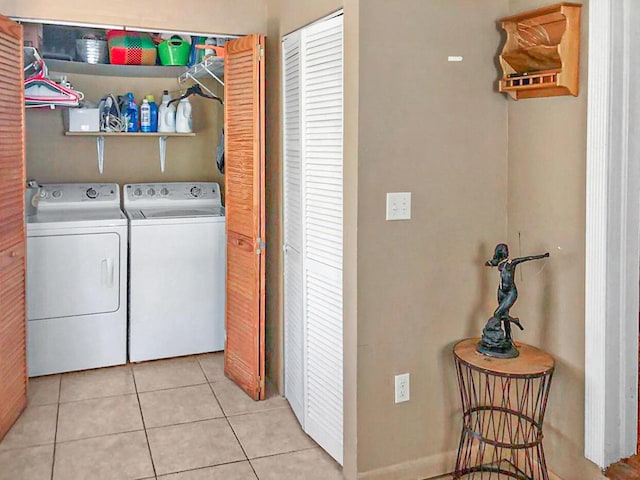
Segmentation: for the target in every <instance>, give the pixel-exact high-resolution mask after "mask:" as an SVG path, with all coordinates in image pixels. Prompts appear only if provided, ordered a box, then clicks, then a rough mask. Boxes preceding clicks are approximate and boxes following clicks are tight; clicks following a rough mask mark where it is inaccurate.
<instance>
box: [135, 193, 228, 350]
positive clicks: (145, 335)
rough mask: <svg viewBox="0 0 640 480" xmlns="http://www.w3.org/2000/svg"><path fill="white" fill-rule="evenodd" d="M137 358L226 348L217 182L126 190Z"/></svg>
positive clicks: (223, 250) (223, 257) (221, 221)
mask: <svg viewBox="0 0 640 480" xmlns="http://www.w3.org/2000/svg"><path fill="white" fill-rule="evenodd" d="M123 191H124V209H125V212H126V214H127V216H128V217H129V255H130V269H129V359H130V360H131V361H132V362H141V361H144V360H153V359H159V358H168V357H177V356H182V355H191V354H197V353H204V352H215V351H220V350H223V349H224V345H225V326H224V321H225V272H226V233H225V216H224V207H223V206H222V201H221V196H220V186H219V185H218V184H217V183H162V184H136V185H125V187H124V190H123Z"/></svg>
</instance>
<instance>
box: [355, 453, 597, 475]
mask: <svg viewBox="0 0 640 480" xmlns="http://www.w3.org/2000/svg"><path fill="white" fill-rule="evenodd" d="M457 454H458V452H457V451H455V450H454V451H450V452H445V453H439V454H436V455H431V456H429V457H422V458H419V459H417V460H411V461H410V462H405V463H399V464H396V465H391V466H389V467H384V468H378V469H376V470H369V471H368V472H363V473H360V474H358V480H428V479H435V478H441V477H445V476H446V475H450V474H451V472H452V471H453V466H454V465H455V463H456V456H457ZM447 478H448V477H447ZM549 480H563V479H562V478H560V477H559V476H558V475H556V474H555V473H554V472H552V471H551V470H549ZM605 480H606V479H605Z"/></svg>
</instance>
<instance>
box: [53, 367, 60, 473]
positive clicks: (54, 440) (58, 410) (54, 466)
mask: <svg viewBox="0 0 640 480" xmlns="http://www.w3.org/2000/svg"><path fill="white" fill-rule="evenodd" d="M61 396H62V375H60V379H59V381H58V403H57V405H56V406H57V410H56V432H55V434H54V435H53V456H52V457H51V480H53V473H54V471H55V468H56V446H57V444H58V422H59V419H60V397H61Z"/></svg>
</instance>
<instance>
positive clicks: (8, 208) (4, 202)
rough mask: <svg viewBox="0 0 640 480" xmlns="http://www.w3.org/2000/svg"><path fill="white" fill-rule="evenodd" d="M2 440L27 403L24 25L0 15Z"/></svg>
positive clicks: (0, 370)
mask: <svg viewBox="0 0 640 480" xmlns="http://www.w3.org/2000/svg"><path fill="white" fill-rule="evenodd" d="M0 86H1V87H0V192H1V193H2V194H1V195H0V440H2V438H3V437H4V436H5V434H6V433H7V431H8V430H9V429H10V428H11V426H12V425H13V423H14V422H15V421H16V419H17V418H18V417H19V416H20V413H21V412H22V410H23V409H24V407H25V406H26V403H27V361H26V344H25V342H26V339H25V336H26V320H25V230H24V187H25V170H24V89H23V72H22V27H21V26H20V25H18V24H17V23H15V22H12V21H11V20H9V19H8V18H5V17H3V16H0Z"/></svg>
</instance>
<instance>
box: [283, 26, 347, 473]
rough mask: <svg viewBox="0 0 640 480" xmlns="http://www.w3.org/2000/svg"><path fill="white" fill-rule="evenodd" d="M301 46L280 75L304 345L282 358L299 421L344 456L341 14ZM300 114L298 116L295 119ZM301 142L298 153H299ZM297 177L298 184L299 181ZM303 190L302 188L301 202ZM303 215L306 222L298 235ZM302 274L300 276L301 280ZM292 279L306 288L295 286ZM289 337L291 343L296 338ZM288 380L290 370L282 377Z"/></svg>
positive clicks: (289, 306)
mask: <svg viewBox="0 0 640 480" xmlns="http://www.w3.org/2000/svg"><path fill="white" fill-rule="evenodd" d="M290 41H291V42H292V44H290V45H289V44H288V43H287V42H290ZM298 45H299V46H298V48H299V55H298V59H299V60H296V57H295V55H294V52H295V48H296V47H295V46H294V39H293V36H292V35H291V36H289V37H287V38H286V39H285V43H284V45H283V48H284V50H285V52H286V53H285V55H284V58H285V62H284V69H285V74H284V75H283V79H284V87H285V95H284V98H285V105H284V124H285V129H284V132H285V133H284V140H285V146H284V162H285V166H284V171H285V241H286V243H285V250H286V255H285V332H286V333H287V335H289V334H291V337H292V339H295V340H301V341H302V344H303V345H302V349H301V350H302V357H299V353H300V352H295V355H294V354H290V355H288V356H287V357H286V358H285V369H286V370H287V369H288V370H289V373H290V374H291V375H292V376H297V375H298V374H297V372H296V368H297V365H296V363H295V362H296V360H298V359H299V358H301V359H302V362H303V363H302V370H303V373H302V378H303V385H302V390H301V393H302V395H303V415H302V420H301V423H302V425H303V428H304V430H305V431H306V432H307V433H308V434H309V435H310V436H311V437H312V438H313V439H314V440H316V442H317V443H318V444H319V445H320V446H322V447H323V448H324V449H325V450H326V451H327V452H328V453H329V454H330V455H331V456H332V457H334V458H335V459H336V460H337V461H338V462H340V463H342V444H343V433H342V431H343V384H342V383H343V341H342V338H343V328H342V323H343V315H342V263H343V262H342V251H343V248H342V231H343V228H342V222H343V214H342V211H343V207H342V163H343V160H342V158H343V153H342V137H343V133H342V132H343V128H342V117H343V90H342V85H343V74H342V71H343V53H342V52H343V35H342V15H339V16H336V17H333V18H330V19H328V20H324V21H321V22H318V23H315V24H312V25H310V26H309V27H306V28H304V29H302V30H301V31H300V42H299V44H298ZM287 54H289V55H287ZM296 61H298V62H299V64H300V67H299V70H298V72H299V73H298V75H299V76H300V79H299V83H298V85H300V89H299V91H298V92H296V91H295V90H294V89H292V88H291V86H292V85H293V83H294V77H295V75H294V73H293V72H294V71H295V63H296ZM288 82H289V83H288ZM297 102H299V103H297ZM296 105H299V109H297V108H296ZM297 115H299V116H300V119H299V122H298V123H297V125H296V119H297ZM296 128H299V137H300V140H299V142H296V141H295V139H296V138H297V137H296V134H298V130H296ZM296 147H297V148H299V152H300V153H299V157H300V160H297V159H296V155H297V152H298V150H297V149H296ZM298 165H299V168H297V169H296V167H298ZM296 175H299V177H297V176H296ZM298 178H300V190H298V189H297V188H298V186H297V184H296V180H297V179H298ZM298 192H300V193H301V201H300V202H299V206H298V204H297V203H296V199H297V197H296V195H298ZM298 210H299V211H298ZM289 217H291V218H289ZM298 219H299V220H300V221H301V225H300V226H301V235H299V236H297V231H296V228H297V226H298V223H297V222H298ZM296 236H297V237H296ZM297 240H301V242H302V243H301V250H300V251H299V253H301V259H302V265H301V268H300V266H299V265H298V262H297V258H296V254H297V253H298V250H297V249H295V248H293V245H295V242H296V241H297ZM299 273H300V274H301V275H302V279H301V281H297V275H298V274H299ZM294 285H295V286H296V287H298V288H300V289H301V290H300V291H298V290H296V289H295V288H294ZM287 293H288V294H287ZM298 297H301V298H300V299H299V298H298ZM300 300H301V304H302V305H301V306H302V308H301V312H302V322H300V323H301V324H298V322H297V320H296V317H295V314H296V313H297V312H299V311H300V308H299V301H300ZM290 302H291V303H290ZM289 323H291V325H289ZM288 341H289V345H290V346H291V347H292V348H294V345H295V342H294V341H292V340H288ZM285 355H287V349H286V348H285ZM298 379H299V376H297V377H296V380H294V381H293V382H292V383H291V384H290V385H291V386H292V389H296V390H295V392H294V399H295V397H296V394H298V393H299V392H300V387H299V386H298V385H297V384H296V383H295V382H296V381H298ZM288 381H289V380H288V374H287V373H285V382H288ZM285 391H287V388H286V387H285ZM287 396H288V398H289V395H287ZM294 401H295V400H294ZM292 405H293V403H292ZM295 408H296V407H294V410H295ZM298 418H300V415H298Z"/></svg>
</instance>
